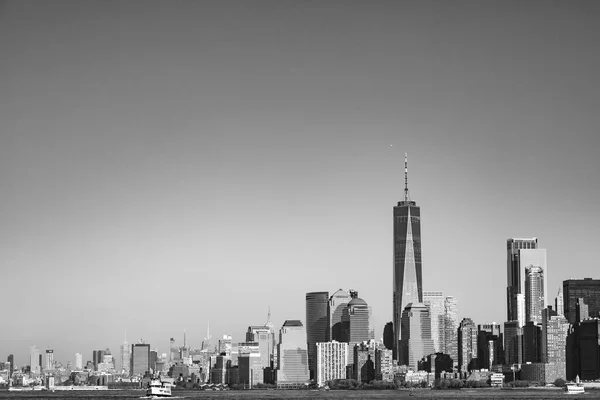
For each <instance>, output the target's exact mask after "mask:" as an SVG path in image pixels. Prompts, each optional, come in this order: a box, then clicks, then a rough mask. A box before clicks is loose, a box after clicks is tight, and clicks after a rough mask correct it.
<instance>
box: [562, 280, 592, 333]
mask: <svg viewBox="0 0 600 400" xmlns="http://www.w3.org/2000/svg"><path fill="white" fill-rule="evenodd" d="M579 298H581V299H583V301H584V302H585V304H586V305H587V306H588V313H589V316H590V317H593V318H595V317H598V316H600V315H599V313H600V279H592V278H584V279H567V280H565V281H563V302H564V309H565V316H566V317H567V319H568V320H569V323H571V324H574V323H575V322H576V321H575V319H576V315H575V312H576V305H577V299H579Z"/></svg>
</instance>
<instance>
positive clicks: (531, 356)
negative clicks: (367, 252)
mask: <svg viewBox="0 0 600 400" xmlns="http://www.w3.org/2000/svg"><path fill="white" fill-rule="evenodd" d="M541 360H542V329H541V324H540V325H538V324H536V323H534V322H533V321H529V322H527V323H526V324H525V326H524V327H523V362H524V363H528V362H531V363H539V362H541Z"/></svg>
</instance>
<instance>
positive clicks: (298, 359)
mask: <svg viewBox="0 0 600 400" xmlns="http://www.w3.org/2000/svg"><path fill="white" fill-rule="evenodd" d="M306 343H307V342H306V330H305V329H304V325H302V322H300V321H298V320H287V321H285V322H284V323H283V326H282V327H281V329H280V330H279V344H278V345H277V358H278V362H277V365H278V369H277V387H279V388H286V387H290V388H294V387H300V386H303V385H304V383H305V382H307V381H308V380H309V372H308V354H307V348H306V347H307V346H306Z"/></svg>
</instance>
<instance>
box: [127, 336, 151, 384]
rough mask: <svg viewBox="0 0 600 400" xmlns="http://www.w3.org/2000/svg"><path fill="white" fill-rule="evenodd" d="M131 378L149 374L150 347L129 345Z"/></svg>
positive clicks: (147, 345) (146, 345)
mask: <svg viewBox="0 0 600 400" xmlns="http://www.w3.org/2000/svg"><path fill="white" fill-rule="evenodd" d="M130 371H131V375H132V376H142V377H143V376H144V375H145V374H146V373H149V372H150V345H149V344H146V343H135V344H132V345H131V365H130Z"/></svg>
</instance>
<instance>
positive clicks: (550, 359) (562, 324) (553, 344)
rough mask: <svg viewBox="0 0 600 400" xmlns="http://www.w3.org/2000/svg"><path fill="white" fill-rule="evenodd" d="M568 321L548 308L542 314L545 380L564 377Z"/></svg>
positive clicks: (551, 380)
mask: <svg viewBox="0 0 600 400" xmlns="http://www.w3.org/2000/svg"><path fill="white" fill-rule="evenodd" d="M568 334H569V321H567V319H566V318H565V317H564V315H556V312H555V311H553V310H552V309H550V308H547V309H545V310H544V312H543V314H542V362H543V363H546V364H548V366H547V368H546V371H547V379H546V382H554V380H556V379H558V378H563V379H565V378H566V369H567V367H566V365H567V352H566V348H567V336H568Z"/></svg>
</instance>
